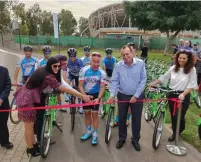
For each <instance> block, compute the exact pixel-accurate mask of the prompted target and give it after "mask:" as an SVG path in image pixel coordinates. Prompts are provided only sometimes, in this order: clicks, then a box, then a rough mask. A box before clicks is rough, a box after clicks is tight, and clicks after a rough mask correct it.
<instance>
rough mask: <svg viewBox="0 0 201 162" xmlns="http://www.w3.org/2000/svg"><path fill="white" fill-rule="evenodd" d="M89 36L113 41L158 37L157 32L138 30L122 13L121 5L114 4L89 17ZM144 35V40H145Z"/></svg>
mask: <svg viewBox="0 0 201 162" xmlns="http://www.w3.org/2000/svg"><path fill="white" fill-rule="evenodd" d="M89 29H90V36H91V37H97V38H113V39H130V40H138V42H139V39H142V38H143V39H146V38H147V39H148V37H147V36H159V35H161V33H160V32H159V31H146V32H145V31H143V30H138V29H137V28H136V27H135V25H134V24H132V23H131V21H130V19H129V17H128V15H126V14H125V12H124V6H123V3H114V4H111V5H107V6H105V7H102V8H99V9H98V10H96V11H94V12H93V13H91V14H90V16H89ZM145 35H146V38H145Z"/></svg>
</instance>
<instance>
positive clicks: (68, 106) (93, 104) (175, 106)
mask: <svg viewBox="0 0 201 162" xmlns="http://www.w3.org/2000/svg"><path fill="white" fill-rule="evenodd" d="M167 100H169V101H173V102H175V103H174V112H173V115H175V112H176V108H180V102H179V100H178V98H169V99H167V98H161V99H157V100H151V99H147V100H137V102H159V101H167ZM127 102H129V101H116V102H115V103H127ZM99 104H111V103H109V102H99V103H94V102H90V103H82V104H64V105H55V106H41V107H28V108H27V107H23V108H22V107H21V108H19V109H14V110H13V109H9V110H0V113H1V112H10V111H29V110H44V109H61V108H76V107H83V106H95V105H99Z"/></svg>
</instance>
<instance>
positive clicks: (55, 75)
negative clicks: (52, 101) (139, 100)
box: [15, 57, 90, 156]
mask: <svg viewBox="0 0 201 162" xmlns="http://www.w3.org/2000/svg"><path fill="white" fill-rule="evenodd" d="M49 88H52V89H58V90H60V91H61V92H67V93H70V94H71V95H74V96H77V97H79V98H81V99H82V100H84V101H86V102H90V99H89V97H88V96H87V95H83V94H81V93H79V92H77V91H75V90H71V89H68V88H66V87H64V86H62V85H61V76H60V63H59V61H58V60H57V59H56V58H53V57H52V58H50V59H49V60H48V62H47V65H46V66H45V67H42V68H39V69H37V70H36V71H35V72H34V73H33V74H32V76H31V77H30V78H29V79H28V81H27V83H26V84H25V86H23V87H22V88H21V89H20V90H18V91H17V92H16V93H15V96H16V104H17V106H18V107H19V109H20V108H22V107H23V108H27V109H28V108H29V107H35V106H37V104H40V94H41V92H42V91H43V90H44V89H49ZM18 116H19V119H21V120H22V121H23V122H24V127H25V140H26V144H27V154H31V155H32V156H38V155H40V153H39V152H38V150H37V148H38V145H37V143H36V141H35V138H34V129H33V128H34V121H35V120H36V110H26V111H19V113H18Z"/></svg>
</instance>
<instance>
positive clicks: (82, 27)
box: [78, 17, 90, 36]
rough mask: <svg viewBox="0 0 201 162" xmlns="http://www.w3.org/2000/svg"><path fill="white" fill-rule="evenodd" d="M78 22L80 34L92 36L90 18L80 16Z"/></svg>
mask: <svg viewBox="0 0 201 162" xmlns="http://www.w3.org/2000/svg"><path fill="white" fill-rule="evenodd" d="M78 22H79V33H80V35H85V36H90V32H89V25H88V19H87V18H85V17H80V19H79V21H78Z"/></svg>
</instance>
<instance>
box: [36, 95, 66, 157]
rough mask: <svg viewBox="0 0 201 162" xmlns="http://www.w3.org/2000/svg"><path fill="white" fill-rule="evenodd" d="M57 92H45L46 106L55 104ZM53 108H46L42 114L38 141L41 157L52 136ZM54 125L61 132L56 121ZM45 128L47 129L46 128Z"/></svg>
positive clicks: (44, 154)
mask: <svg viewBox="0 0 201 162" xmlns="http://www.w3.org/2000/svg"><path fill="white" fill-rule="evenodd" d="M58 94H59V92H56V91H53V92H51V93H46V95H47V98H46V106H55V105H56V104H57V96H58ZM55 115H56V113H55V110H54V109H52V108H48V109H46V111H45V114H44V120H43V126H42V132H41V141H40V153H41V157H42V158H45V157H47V155H48V153H49V148H50V138H51V136H52V130H53V121H54V119H55ZM54 125H55V126H56V127H57V128H58V129H59V131H60V132H63V131H62V129H61V128H60V127H59V126H58V124H57V123H56V121H54ZM46 128H47V129H46Z"/></svg>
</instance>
